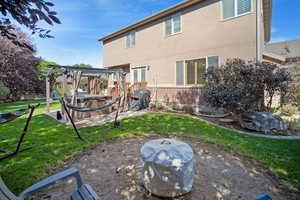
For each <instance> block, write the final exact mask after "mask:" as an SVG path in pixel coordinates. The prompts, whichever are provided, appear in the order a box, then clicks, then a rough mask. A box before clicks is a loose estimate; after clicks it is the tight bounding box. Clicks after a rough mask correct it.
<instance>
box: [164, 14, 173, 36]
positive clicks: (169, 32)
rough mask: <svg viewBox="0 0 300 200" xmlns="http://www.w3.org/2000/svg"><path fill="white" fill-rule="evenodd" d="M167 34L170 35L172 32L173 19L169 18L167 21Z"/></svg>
mask: <svg viewBox="0 0 300 200" xmlns="http://www.w3.org/2000/svg"><path fill="white" fill-rule="evenodd" d="M165 34H166V36H169V35H171V34H172V19H171V18H170V19H167V20H166V22H165Z"/></svg>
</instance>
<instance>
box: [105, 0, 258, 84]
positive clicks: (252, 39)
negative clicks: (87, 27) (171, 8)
mask: <svg viewBox="0 0 300 200" xmlns="http://www.w3.org/2000/svg"><path fill="white" fill-rule="evenodd" d="M220 4H221V2H220V1H218V0H208V1H206V2H203V3H200V4H198V5H195V6H192V7H190V8H188V9H186V10H184V11H182V12H181V14H182V33H180V34H176V35H173V36H169V37H165V36H164V19H161V20H159V21H157V22H155V23H151V24H149V25H146V26H143V27H141V28H139V29H137V30H136V45H135V46H134V47H133V48H128V49H126V48H125V36H124V35H123V36H120V37H118V38H114V39H111V40H108V41H105V42H104V55H103V63H104V66H105V67H108V66H115V65H121V64H125V63H130V66H131V69H132V68H134V67H139V66H150V68H149V71H147V81H148V83H149V85H155V84H154V83H155V81H154V80H157V84H158V86H175V63H176V61H179V60H185V59H186V60H188V59H195V58H202V57H206V56H220V60H221V61H222V62H224V61H225V60H226V59H227V58H236V57H239V58H243V59H247V60H248V59H255V58H256V14H255V12H253V13H250V14H247V15H244V16H240V17H237V18H233V19H229V20H224V21H223V20H221V7H220ZM255 8H256V6H255V5H253V10H255Z"/></svg>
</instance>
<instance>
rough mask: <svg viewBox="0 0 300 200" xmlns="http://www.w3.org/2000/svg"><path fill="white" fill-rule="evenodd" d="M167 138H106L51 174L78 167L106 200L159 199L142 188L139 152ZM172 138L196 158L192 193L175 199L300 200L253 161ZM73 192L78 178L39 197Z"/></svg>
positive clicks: (193, 140) (58, 197)
mask: <svg viewBox="0 0 300 200" xmlns="http://www.w3.org/2000/svg"><path fill="white" fill-rule="evenodd" d="M162 137H163V136H159V135H151V136H134V137H130V138H119V139H114V140H106V141H104V142H101V143H99V144H97V145H94V146H91V147H89V148H87V149H85V150H84V151H82V152H81V153H78V154H76V155H75V156H73V157H72V158H70V159H68V160H66V161H65V162H64V163H62V164H61V165H59V166H58V167H56V168H55V169H49V170H48V172H47V173H48V175H52V174H54V173H57V172H60V171H63V170H64V169H67V168H70V167H76V168H78V169H79V170H80V173H81V176H82V178H83V180H84V182H85V183H88V184H90V185H91V186H92V187H93V188H94V190H95V191H96V192H97V193H98V194H99V196H101V197H102V198H103V200H120V199H125V200H159V199H161V198H159V197H154V196H151V195H150V194H148V193H147V191H146V190H145V189H144V188H143V187H142V184H141V179H140V177H141V174H140V170H141V162H140V160H139V149H140V147H141V146H142V144H144V143H145V142H147V141H148V140H150V139H157V138H162ZM165 137H166V136H165ZM167 137H171V138H175V139H177V140H181V141H184V142H186V143H188V144H190V145H191V147H192V148H193V150H194V154H195V158H196V174H195V182H194V185H193V191H192V192H191V193H189V194H187V195H185V196H183V197H179V198H176V199H185V200H213V199H220V200H221V199H224V200H225V199H230V200H242V199H243V200H254V199H256V198H257V197H258V196H260V195H261V194H269V195H270V196H271V197H272V198H273V199H276V200H287V199H288V200H296V199H300V195H299V193H296V192H292V191H289V190H288V189H287V188H285V187H284V186H283V185H281V183H280V182H279V181H278V180H277V178H276V177H275V176H274V175H273V173H271V172H270V171H269V170H268V169H266V168H265V167H263V166H262V165H260V164H259V163H257V162H255V161H253V160H251V159H248V158H245V157H242V156H240V155H237V154H235V153H233V152H231V151H229V150H226V149H223V148H220V147H219V146H217V145H214V144H211V143H207V142H205V141H203V140H201V139H198V138H189V137H175V136H167ZM74 189H75V184H74V180H66V181H62V182H60V183H58V184H56V185H53V186H50V187H49V188H47V189H46V190H44V191H42V192H41V193H39V194H38V195H37V196H36V197H34V199H49V200H50V199H51V200H61V199H65V198H66V197H67V196H68V195H69V194H70V193H71V192H72V191H74Z"/></svg>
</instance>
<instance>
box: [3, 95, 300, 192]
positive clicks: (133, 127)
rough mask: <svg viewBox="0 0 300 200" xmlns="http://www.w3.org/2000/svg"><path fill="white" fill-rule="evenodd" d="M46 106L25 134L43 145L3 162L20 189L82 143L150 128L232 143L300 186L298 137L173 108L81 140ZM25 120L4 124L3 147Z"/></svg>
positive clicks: (9, 181)
mask: <svg viewBox="0 0 300 200" xmlns="http://www.w3.org/2000/svg"><path fill="white" fill-rule="evenodd" d="M38 102H39V101H34V102H30V103H38ZM27 103H28V102H17V103H12V104H3V105H0V112H4V111H9V110H14V109H19V108H23V107H24V106H26V104H27ZM58 106H59V105H58V104H53V105H52V108H57V107H58ZM44 108H45V103H43V104H42V105H41V106H40V107H39V108H38V110H37V112H36V113H35V115H34V117H33V120H32V123H31V126H30V129H29V134H28V135H26V138H25V146H26V145H32V144H44V145H43V146H41V147H38V148H35V149H32V150H30V151H27V152H23V153H21V154H19V155H17V156H15V157H13V158H10V159H7V160H4V161H1V162H0V174H1V176H2V178H3V179H4V181H5V183H6V184H7V185H8V186H9V187H10V188H11V189H12V191H13V192H15V193H16V194H18V193H19V192H20V191H22V190H23V189H24V188H26V187H28V186H30V185H32V184H33V183H36V182H37V181H39V180H40V179H42V178H43V177H44V175H45V169H47V168H50V167H54V166H56V165H57V164H58V163H60V162H61V161H62V160H64V159H66V158H68V157H70V156H72V155H73V154H75V153H76V152H79V151H81V150H82V149H83V148H84V147H87V146H89V145H91V144H94V143H98V142H100V141H101V140H104V139H107V138H114V137H122V136H129V135H133V134H136V135H137V134H147V133H149V132H152V133H153V132H155V133H158V134H172V133H174V134H182V135H185V136H193V137H201V138H203V139H205V140H207V141H209V142H213V143H216V144H218V145H220V146H223V147H227V148H230V149H232V150H233V151H235V152H237V153H239V154H241V155H244V156H247V157H250V158H252V159H255V160H257V161H259V162H260V163H262V164H264V165H265V166H267V167H269V168H270V169H271V170H272V171H274V172H275V173H276V174H277V175H278V176H279V177H280V178H281V180H283V181H284V182H285V183H287V184H288V185H290V186H292V187H294V188H295V189H297V190H298V191H300V170H299V169H300V140H297V141H291V140H274V139H266V138H259V137H253V136H248V135H242V134H240V133H237V132H235V131H229V130H225V129H222V128H218V127H215V126H212V125H210V124H208V123H206V122H204V121H201V120H199V119H195V118H190V117H186V116H180V115H175V114H162V113H151V114H146V115H143V116H139V117H134V118H128V119H124V120H122V122H121V127H122V128H121V129H108V128H109V127H111V123H108V124H105V125H102V126H96V127H88V128H82V129H80V131H81V133H82V135H87V134H91V133H93V134H95V133H97V134H95V135H93V136H91V137H89V138H88V139H87V141H86V142H83V141H80V140H79V139H76V138H73V137H72V136H73V135H74V133H73V130H72V128H71V127H70V126H65V125H64V124H61V123H58V122H57V121H55V120H54V119H52V118H50V117H48V116H47V115H45V114H43V112H42V111H43V109H44ZM24 122H25V117H21V118H18V119H16V120H14V121H12V122H9V123H7V124H2V125H0V138H3V137H6V136H11V137H12V138H11V139H7V140H5V141H0V149H13V148H14V146H13V145H12V144H16V142H17V139H18V136H19V133H20V131H21V130H22V128H23V124H24Z"/></svg>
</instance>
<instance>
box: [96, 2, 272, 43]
mask: <svg viewBox="0 0 300 200" xmlns="http://www.w3.org/2000/svg"><path fill="white" fill-rule="evenodd" d="M202 1H206V0H184V1H183V2H181V3H178V4H176V5H174V6H172V7H170V8H167V9H165V10H162V11H160V12H158V13H156V14H154V15H151V16H149V17H147V18H145V19H142V20H140V21H138V22H136V23H134V24H132V25H129V26H127V27H125V28H123V29H120V30H118V31H116V32H114V33H111V34H109V35H106V36H104V37H102V38H100V39H99V41H106V40H109V39H112V38H114V37H117V36H120V35H122V34H124V33H127V32H129V31H132V30H134V29H136V28H138V27H141V26H143V25H146V24H149V23H151V22H154V21H156V20H159V19H161V18H164V17H167V16H169V15H171V14H174V13H175V12H179V11H181V10H183V9H185V8H188V7H191V6H193V5H196V4H198V3H200V2H202ZM262 1H263V9H264V29H265V40H266V41H269V40H270V37H271V21H272V0H262Z"/></svg>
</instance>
